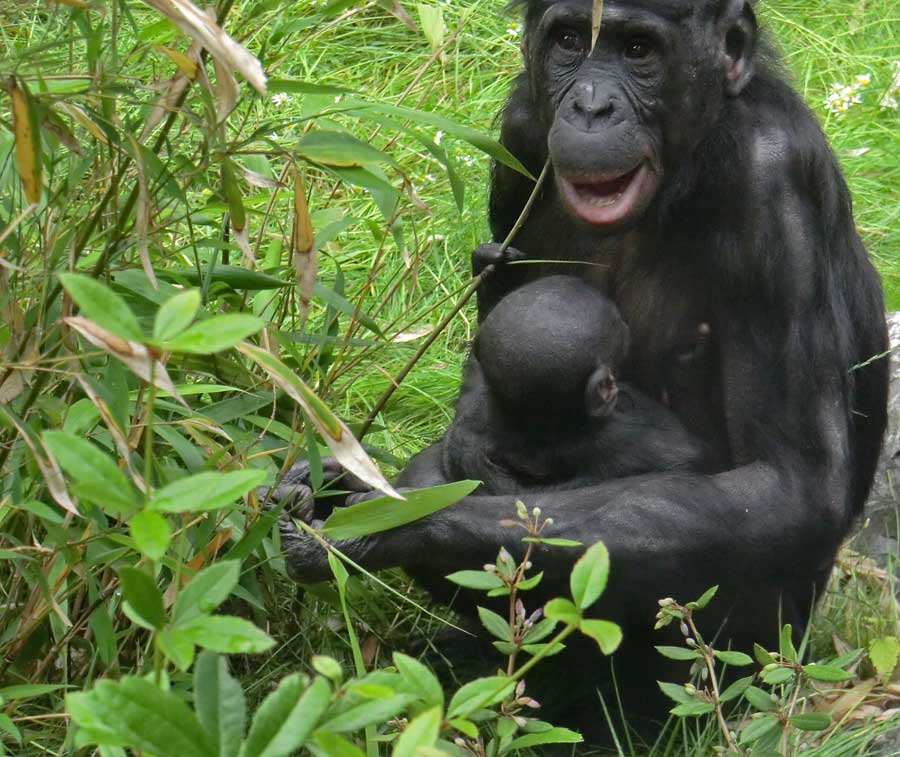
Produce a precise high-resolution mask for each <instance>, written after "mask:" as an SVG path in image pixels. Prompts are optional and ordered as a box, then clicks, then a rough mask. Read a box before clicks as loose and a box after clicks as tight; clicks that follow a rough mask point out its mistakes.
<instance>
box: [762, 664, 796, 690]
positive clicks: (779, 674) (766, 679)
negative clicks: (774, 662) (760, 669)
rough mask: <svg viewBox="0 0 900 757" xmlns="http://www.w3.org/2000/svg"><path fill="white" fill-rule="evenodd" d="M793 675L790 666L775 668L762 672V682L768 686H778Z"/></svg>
mask: <svg viewBox="0 0 900 757" xmlns="http://www.w3.org/2000/svg"><path fill="white" fill-rule="evenodd" d="M793 677H794V671H793V670H791V669H790V668H775V669H774V670H770V671H768V672H767V673H763V674H762V679H763V683H766V684H768V685H769V686H778V685H779V684H782V683H787V682H788V681H790V680H791V679H792V678H793Z"/></svg>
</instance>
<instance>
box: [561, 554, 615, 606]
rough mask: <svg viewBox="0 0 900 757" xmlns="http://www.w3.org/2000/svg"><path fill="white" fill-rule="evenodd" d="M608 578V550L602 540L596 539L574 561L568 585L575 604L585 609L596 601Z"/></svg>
mask: <svg viewBox="0 0 900 757" xmlns="http://www.w3.org/2000/svg"><path fill="white" fill-rule="evenodd" d="M608 578H609V552H608V551H607V550H606V546H605V545H604V544H603V542H600V541H598V542H597V543H596V544H592V545H591V546H590V547H588V549H587V551H586V552H585V553H584V554H583V555H582V556H581V557H580V558H579V559H578V562H576V563H575V567H574V568H572V575H571V576H570V577H569V586H570V588H571V591H572V599H573V600H574V601H575V605H576V606H577V607H578V608H579V609H581V610H585V609H587V608H588V607H590V606H591V605H592V604H594V602H596V601H597V600H598V599H599V598H600V595H601V594H603V590H604V589H605V588H606V581H607V579H608Z"/></svg>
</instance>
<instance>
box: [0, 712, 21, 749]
mask: <svg viewBox="0 0 900 757" xmlns="http://www.w3.org/2000/svg"><path fill="white" fill-rule="evenodd" d="M0 731H2V732H4V733H7V734H9V735H10V736H12V737H13V739H15V741H16V743H17V744H21V743H22V732H21V731H20V730H19V729H18V728H17V727H16V724H15V723H13V721H12V718H11V717H10V716H9V715H7V714H6V713H4V712H0Z"/></svg>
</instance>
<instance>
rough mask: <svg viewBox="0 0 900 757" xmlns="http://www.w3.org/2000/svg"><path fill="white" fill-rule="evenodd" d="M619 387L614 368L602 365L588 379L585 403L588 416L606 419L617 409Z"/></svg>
mask: <svg viewBox="0 0 900 757" xmlns="http://www.w3.org/2000/svg"><path fill="white" fill-rule="evenodd" d="M618 396H619V387H618V386H617V385H616V377H615V374H613V371H612V368H610V367H609V366H608V365H600V366H598V367H597V368H596V369H594V372H593V373H592V374H591V375H590V376H589V377H588V381H587V387H586V388H585V394H584V403H585V409H586V410H587V414H588V416H589V417H591V418H596V419H598V420H599V419H601V418H606V417H607V416H608V415H609V414H610V413H612V411H613V409H615V407H616V398H617V397H618Z"/></svg>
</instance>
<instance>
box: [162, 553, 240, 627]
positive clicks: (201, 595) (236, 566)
mask: <svg viewBox="0 0 900 757" xmlns="http://www.w3.org/2000/svg"><path fill="white" fill-rule="evenodd" d="M240 574H241V563H240V561H239V560H223V561H221V562H217V563H214V564H213V565H210V566H209V567H208V568H204V569H203V570H201V571H200V572H199V573H197V575H195V576H194V577H193V578H192V579H191V580H190V581H189V582H188V584H187V586H185V587H184V589H182V590H181V592H180V593H179V594H178V596H177V597H176V599H175V604H174V605H173V607H172V618H173V619H174V621H175V623H176V624H177V623H184V622H185V621H188V620H191V619H192V618H195V617H197V616H198V615H206V614H208V613H211V612H212V611H213V610H215V609H216V608H217V607H218V606H219V605H220V604H222V602H224V601H225V600H226V599H228V597H229V595H230V594H231V592H232V590H233V589H234V587H235V586H237V583H238V579H239V578H240Z"/></svg>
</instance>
